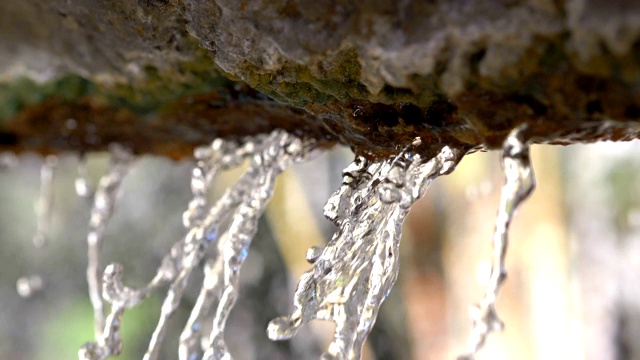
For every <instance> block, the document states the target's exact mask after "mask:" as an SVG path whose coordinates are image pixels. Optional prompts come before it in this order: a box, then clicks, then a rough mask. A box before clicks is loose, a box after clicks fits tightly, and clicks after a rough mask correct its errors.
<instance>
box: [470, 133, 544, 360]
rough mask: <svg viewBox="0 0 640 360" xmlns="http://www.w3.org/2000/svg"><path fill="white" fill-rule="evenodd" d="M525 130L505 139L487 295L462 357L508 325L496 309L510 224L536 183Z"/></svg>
mask: <svg viewBox="0 0 640 360" xmlns="http://www.w3.org/2000/svg"><path fill="white" fill-rule="evenodd" d="M525 132H526V128H525V127H523V126H521V127H518V128H516V129H514V130H513V131H511V133H510V134H509V136H508V137H507V139H506V140H505V142H504V146H503V153H502V167H503V169H504V174H505V183H504V185H503V187H502V194H501V197H500V207H499V209H498V216H497V217H496V226H495V231H494V233H493V239H492V243H493V255H492V259H491V274H490V276H489V281H488V283H487V288H486V293H485V296H484V298H483V299H482V301H481V302H480V303H479V304H478V305H477V306H475V307H473V308H472V311H471V318H472V321H473V327H472V329H471V334H470V335H469V338H468V345H467V346H468V353H467V354H466V355H463V356H460V357H459V358H458V359H459V360H472V359H473V358H474V355H475V354H476V353H477V352H478V350H480V348H482V346H483V345H484V343H485V342H486V340H487V337H488V336H489V334H490V333H492V332H494V331H500V330H501V329H502V328H503V327H504V324H503V323H502V321H501V320H500V318H499V317H498V313H497V311H496V301H497V298H498V294H499V292H500V289H501V288H502V285H503V284H504V281H505V280H506V277H507V269H506V266H505V258H506V255H507V248H508V245H509V224H510V223H511V220H512V219H513V216H514V214H515V212H516V210H517V209H518V206H520V204H521V203H522V202H523V201H524V200H525V199H527V198H528V197H529V196H530V195H531V193H533V190H534V189H535V186H536V180H535V175H534V173H533V168H532V167H531V161H530V159H529V145H528V144H527V142H526V140H525Z"/></svg>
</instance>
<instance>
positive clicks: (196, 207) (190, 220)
mask: <svg viewBox="0 0 640 360" xmlns="http://www.w3.org/2000/svg"><path fill="white" fill-rule="evenodd" d="M241 140H242V141H240V142H233V141H223V140H221V139H217V140H215V141H214V142H213V143H212V144H211V146H210V147H203V148H198V149H196V151H195V158H196V167H195V168H194V170H193V173H192V180H191V188H192V192H193V199H192V200H191V201H190V203H189V206H188V209H187V211H185V213H184V215H183V222H184V225H185V227H187V229H188V232H187V235H186V236H185V237H184V239H182V240H180V241H178V242H177V243H176V244H175V245H174V246H173V247H172V248H171V250H170V252H169V254H167V255H166V256H165V258H164V259H163V261H162V264H161V266H160V267H159V269H158V270H157V272H156V275H155V276H154V278H153V279H152V280H151V281H150V282H149V284H147V286H145V287H143V288H141V289H131V288H128V287H126V286H124V285H123V284H122V272H123V269H122V266H120V265H119V264H111V265H109V266H107V268H106V269H105V272H104V278H103V296H104V298H105V300H106V301H107V302H109V303H111V313H110V314H109V316H108V317H107V319H106V324H105V326H104V332H103V334H102V336H101V337H100V338H98V341H97V342H93V343H88V344H85V345H84V346H83V347H82V348H81V349H80V351H79V358H80V359H84V360H98V359H100V360H101V359H106V358H108V357H110V356H112V355H118V354H119V353H120V352H121V350H122V341H121V339H120V322H121V319H122V315H123V313H124V311H125V310H126V309H127V308H131V307H134V306H136V305H138V304H139V303H140V302H141V301H142V300H143V299H145V298H146V297H147V296H148V295H149V294H150V293H151V292H152V291H153V290H154V289H156V288H157V287H158V286H161V285H164V284H167V283H169V291H168V292H167V295H166V297H165V299H164V302H163V305H162V310H161V314H160V318H159V320H158V323H157V325H156V328H155V330H154V332H153V335H152V337H151V340H150V342H149V347H148V350H147V352H146V353H145V355H144V359H145V360H153V359H157V358H158V357H159V351H160V346H161V344H162V341H163V338H164V334H165V331H166V325H167V323H168V321H169V319H170V317H171V316H172V314H173V313H174V312H175V310H176V309H177V307H178V305H179V304H180V302H181V299H182V296H183V294H184V290H185V288H186V285H187V283H188V279H189V277H190V274H191V273H192V272H193V270H194V269H195V268H196V267H197V266H199V265H200V263H201V262H202V260H203V258H204V256H205V251H206V250H207V248H208V247H209V246H210V244H212V243H216V245H217V248H218V249H219V255H218V256H217V257H216V258H215V260H209V261H208V262H207V263H208V264H210V263H212V262H215V263H216V264H218V266H217V267H211V266H205V272H206V274H207V275H206V276H205V282H204V284H203V286H202V288H201V289H202V290H201V293H200V296H199V297H198V302H197V304H196V305H195V306H194V308H193V310H192V314H191V316H190V318H189V321H188V323H187V325H186V327H185V330H184V331H183V334H182V336H181V338H180V349H179V357H180V359H194V358H197V357H198V356H199V355H200V354H202V353H204V357H205V358H222V357H224V356H227V357H230V355H229V354H228V352H227V351H226V346H225V345H224V341H223V333H224V326H225V323H226V319H227V317H228V315H229V312H230V311H231V309H232V307H233V305H234V303H235V299H236V297H237V287H238V274H239V271H240V266H241V265H242V263H243V261H244V259H245V257H246V254H247V251H248V246H249V245H250V242H251V239H252V237H253V235H254V234H255V232H256V230H257V222H258V219H259V217H260V215H261V214H262V212H263V211H264V209H265V206H266V204H267V202H268V200H269V199H270V198H271V194H272V191H273V186H274V182H275V177H276V176H277V175H278V174H279V173H280V172H282V171H283V170H284V169H285V168H286V167H288V166H289V165H290V164H291V163H293V162H296V161H300V160H303V159H305V158H306V157H307V155H309V151H310V150H311V149H312V148H314V145H315V141H314V140H302V139H300V138H298V137H296V136H294V135H291V134H289V133H286V132H284V131H280V130H276V131H274V132H272V133H271V134H269V135H258V136H255V137H252V138H245V139H241ZM246 158H249V160H250V161H249V167H248V169H247V171H246V172H245V173H244V174H243V175H242V177H241V178H240V180H239V181H238V182H237V183H236V184H235V185H234V186H233V187H231V188H229V189H227V190H226V191H225V193H224V194H223V195H222V197H221V198H220V199H219V200H218V201H217V202H216V203H215V204H213V205H212V206H208V204H207V199H206V194H207V191H208V188H209V184H210V183H211V180H212V179H213V178H214V176H215V173H216V172H217V171H218V170H228V169H230V168H233V167H237V166H239V165H240V164H242V162H243V160H244V159H246ZM96 196H97V194H96ZM212 283H216V284H219V286H211V284H212ZM212 308H215V310H216V311H215V316H214V319H213V321H214V326H213V330H212V332H211V333H210V334H203V333H201V331H200V329H201V322H202V321H203V320H204V319H205V318H206V317H207V316H208V313H209V311H210V310H211V309H212ZM203 339H205V340H206V341H203ZM203 344H204V345H203ZM225 354H226V355H225Z"/></svg>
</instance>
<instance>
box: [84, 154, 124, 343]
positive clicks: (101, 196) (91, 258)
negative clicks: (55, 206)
mask: <svg viewBox="0 0 640 360" xmlns="http://www.w3.org/2000/svg"><path fill="white" fill-rule="evenodd" d="M109 150H110V153H111V158H110V162H109V169H108V170H107V173H106V174H105V175H104V176H102V178H101V179H100V182H99V183H98V187H97V189H96V193H95V197H94V200H93V206H92V208H91V215H90V218H89V231H88V235H87V283H88V285H89V298H90V299H91V305H92V306H93V313H94V332H95V338H96V339H97V340H99V341H100V339H102V331H103V329H104V326H105V309H104V304H103V302H102V297H101V290H102V282H101V272H102V269H101V265H100V247H101V243H102V237H103V234H104V231H105V229H106V226H107V223H108V222H109V220H110V219H111V216H112V215H113V211H114V208H115V203H116V199H117V197H118V194H119V190H120V185H121V184H122V181H123V180H124V178H125V176H126V175H127V173H128V172H129V169H130V166H131V163H132V161H133V159H134V157H133V155H132V154H131V153H130V152H129V151H128V150H127V149H125V148H124V147H122V146H120V145H117V144H114V145H112V146H111V147H110V149H109Z"/></svg>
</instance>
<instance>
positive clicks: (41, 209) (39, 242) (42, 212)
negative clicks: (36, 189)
mask: <svg viewBox="0 0 640 360" xmlns="http://www.w3.org/2000/svg"><path fill="white" fill-rule="evenodd" d="M57 166H58V157H57V156H55V155H49V156H47V157H46V158H45V159H44V163H43V164H42V167H41V168H40V197H39V199H38V202H37V204H36V214H37V224H38V225H37V230H36V234H35V235H34V237H33V245H35V247H38V248H41V247H43V246H45V245H46V244H47V242H48V240H49V228H50V227H51V209H52V208H53V176H54V172H55V169H56V167H57Z"/></svg>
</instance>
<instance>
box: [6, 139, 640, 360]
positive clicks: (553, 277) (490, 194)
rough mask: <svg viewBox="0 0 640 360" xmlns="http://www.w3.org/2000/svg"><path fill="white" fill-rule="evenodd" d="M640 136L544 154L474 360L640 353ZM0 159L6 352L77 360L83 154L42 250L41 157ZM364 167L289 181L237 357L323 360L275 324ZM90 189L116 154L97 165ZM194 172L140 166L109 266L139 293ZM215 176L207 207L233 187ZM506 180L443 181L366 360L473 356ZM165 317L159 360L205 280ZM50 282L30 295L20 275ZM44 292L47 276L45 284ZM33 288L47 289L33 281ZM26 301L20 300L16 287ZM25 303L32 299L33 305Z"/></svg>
mask: <svg viewBox="0 0 640 360" xmlns="http://www.w3.org/2000/svg"><path fill="white" fill-rule="evenodd" d="M638 153H640V142H631V143H617V144H612V143H600V144H593V145H574V146H570V147H551V146H534V147H533V148H532V158H533V163H534V169H535V172H536V175H537V180H538V187H537V190H536V191H535V193H534V194H533V196H532V197H531V198H530V199H529V200H528V201H527V202H525V203H524V205H523V206H522V207H521V209H520V211H519V212H518V214H517V215H516V218H515V220H514V222H513V224H512V228H511V244H510V249H509V253H508V260H507V263H508V270H509V276H508V281H507V283H506V285H505V287H504V288H503V291H502V293H501V296H500V298H499V301H498V311H499V314H500V315H501V317H502V319H503V320H504V321H505V323H506V329H505V330H504V332H502V333H499V334H494V335H493V336H491V337H490V338H489V341H488V343H487V345H486V347H485V349H483V350H482V351H481V352H480V354H479V355H478V357H477V358H478V359H594V360H596V359H597V360H607V359H611V360H626V359H629V360H633V359H640V157H639V156H637V154H638ZM2 159H3V160H2V161H1V162H0V163H1V164H0V359H3V360H23V359H35V360H40V359H75V358H77V355H76V354H77V350H78V348H79V347H80V346H81V345H82V344H83V343H84V342H86V341H90V340H93V339H92V337H93V331H92V326H93V314H92V309H91V305H90V302H89V298H88V295H87V285H86V280H85V266H86V240H85V237H86V232H87V222H88V218H89V210H90V205H91V203H90V200H88V199H86V198H80V197H78V196H77V195H76V194H75V190H74V179H75V178H76V177H77V174H78V172H77V167H78V159H77V157H75V156H73V155H68V156H62V157H60V158H59V159H58V161H57V162H58V165H57V167H56V169H55V176H54V178H53V183H52V190H53V191H52V194H53V196H52V203H51V209H52V212H51V221H50V231H49V241H48V243H47V245H46V246H44V247H42V248H36V247H35V246H34V244H33V242H32V239H33V237H34V235H35V234H36V229H37V222H36V219H37V216H36V211H35V209H34V206H35V204H36V203H37V201H38V196H39V193H40V177H41V176H40V167H41V165H42V164H43V161H44V159H43V158H41V157H39V156H35V155H28V154H27V155H21V156H19V157H12V156H10V155H5V156H3V157H2ZM352 159H353V155H352V154H351V153H350V152H349V151H348V150H346V149H334V150H332V151H330V152H327V153H325V154H323V155H321V156H320V157H318V158H316V159H314V160H313V161H311V162H309V163H306V164H300V165H297V166H295V167H294V168H293V169H290V170H288V171H287V172H285V173H284V174H282V175H281V176H280V178H279V179H278V183H277V188H276V191H275V195H274V198H273V200H272V201H271V203H270V205H269V208H268V210H267V213H266V216H265V217H264V219H263V220H262V222H261V227H260V230H259V233H258V235H257V236H256V238H255V239H254V241H253V246H252V250H251V252H250V254H249V255H248V258H247V260H246V262H245V265H244V267H243V270H242V275H241V276H242V280H241V283H242V288H241V295H240V300H239V301H238V303H237V304H236V307H235V309H234V311H233V313H232V316H231V318H230V319H229V322H228V330H227V335H226V339H227V342H228V345H229V347H230V350H231V352H232V354H233V355H234V358H235V359H236V360H252V359H316V358H318V356H319V354H320V353H321V352H322V350H323V349H324V347H325V346H326V344H327V343H328V342H329V339H330V337H331V333H332V326H331V324H326V323H321V322H317V321H316V322H315V323H314V324H313V326H307V327H306V328H305V329H304V330H303V331H302V332H301V333H300V334H299V335H298V336H297V337H296V338H294V340H292V341H288V342H277V343H274V342H271V341H269V340H268V339H267V336H266V332H265V329H266V325H267V323H268V322H269V320H270V319H272V318H274V317H276V316H279V315H284V314H288V313H289V312H290V311H291V308H292V305H291V303H292V294H293V291H294V289H295V284H296V283H297V279H298V278H299V276H300V275H301V274H302V273H303V272H304V271H305V270H307V269H308V268H309V267H310V265H309V264H308V263H307V262H306V261H305V252H306V250H307V248H308V247H310V246H313V245H319V244H322V243H323V242H325V241H326V240H328V239H330V238H331V235H332V233H333V231H334V230H335V229H334V227H333V225H332V224H331V223H330V222H329V221H327V220H325V219H324V218H323V216H322V207H323V206H324V203H325V201H326V200H327V199H328V198H329V196H330V194H331V193H332V192H333V191H335V190H336V189H337V188H338V187H339V184H340V181H341V176H340V175H341V171H342V169H343V168H344V167H345V166H346V165H347V164H348V163H349V162H350V161H351V160H352ZM87 164H88V171H89V174H90V180H91V182H92V184H94V185H95V184H96V183H97V181H98V179H99V177H100V175H101V174H103V173H104V172H105V171H106V168H107V164H108V154H90V155H89V156H88V162H87ZM192 166H193V164H192V163H190V162H188V161H184V162H170V161H168V160H166V159H159V158H150V157H144V158H141V159H139V160H138V161H137V162H136V163H135V165H134V167H133V169H132V171H131V172H130V174H129V176H128V177H127V178H126V179H125V182H124V185H123V189H122V196H121V197H120V199H119V200H118V202H117V206H116V210H115V214H114V217H113V218H112V220H111V222H110V223H109V225H108V228H107V232H106V234H105V238H104V246H103V250H104V251H103V260H102V261H103V264H108V263H111V262H115V261H117V262H119V263H121V264H123V266H124V269H125V275H124V281H125V283H126V284H127V285H129V286H135V287H137V286H141V285H143V284H145V283H146V282H147V281H149V279H151V277H152V276H153V274H154V273H155V270H156V268H157V267H158V265H159V264H160V261H161V259H162V257H163V256H164V254H166V252H167V251H168V250H169V248H170V247H171V245H172V244H173V243H174V242H176V241H178V240H180V239H181V237H182V236H184V233H185V230H184V228H183V227H182V222H181V214H182V212H183V211H184V209H185V208H186V205H187V203H188V201H189V199H190V197H191V192H190V189H189V180H190V172H191V168H192ZM239 173H240V172H239V171H233V172H231V173H227V174H225V175H224V176H222V177H221V178H220V179H219V180H218V181H216V183H215V186H214V187H215V189H214V191H213V192H212V194H211V196H212V198H215V197H216V196H217V195H216V194H219V193H220V192H221V191H222V189H224V188H225V187H226V186H229V185H230V184H231V183H232V182H233V181H234V179H237V177H238V176H239ZM502 182H503V174H502V170H501V168H500V154H499V153H498V152H489V153H477V154H473V155H469V156H467V157H466V158H465V159H464V160H463V161H462V162H461V163H460V165H459V166H458V168H457V170H456V171H455V172H454V173H453V174H452V175H448V176H445V177H442V178H440V179H438V180H436V181H435V182H434V184H433V185H432V186H431V188H430V190H429V191H428V192H427V195H426V196H425V197H424V198H423V199H422V200H420V201H419V202H418V203H416V204H415V206H414V207H413V208H412V211H411V213H410V214H409V217H408V218H407V221H406V222H405V226H404V234H403V236H404V239H403V243H402V247H401V252H402V259H401V263H402V268H401V272H400V277H399V279H398V282H397V283H396V286H395V288H394V290H393V291H392V293H391V295H390V296H389V298H388V299H387V301H386V302H385V304H384V305H383V306H382V310H381V312H380V315H379V317H378V321H377V324H376V326H375V328H374V330H373V332H372V334H371V336H370V340H369V342H368V345H367V349H366V352H365V358H366V359H454V358H455V357H456V356H457V355H460V354H462V353H463V352H464V351H465V340H466V336H467V335H468V334H469V330H470V320H469V316H468V309H469V306H470V305H471V304H473V303H476V302H478V301H479V300H480V299H481V297H482V295H483V287H484V284H485V282H486V280H487V278H488V274H489V269H490V263H489V259H490V254H491V235H492V232H493V226H494V221H495V215H496V211H497V206H498V201H499V194H500V188H501V185H502ZM193 275H194V276H193V277H192V278H191V286H190V288H189V291H188V294H187V296H186V297H185V299H184V301H183V303H182V306H181V309H180V310H179V311H178V313H177V314H176V315H175V316H174V317H173V319H172V321H171V329H170V331H171V335H170V336H169V337H168V339H167V341H166V342H165V345H164V347H165V349H164V355H163V357H162V358H163V359H175V358H176V357H177V356H176V354H177V338H178V334H179V332H180V331H181V329H182V327H183V326H184V323H185V321H186V318H187V316H188V314H189V310H190V308H191V306H192V305H193V303H194V302H195V298H196V295H197V290H198V287H199V284H200V283H201V281H202V275H201V272H200V271H197V272H195V273H194V274H193ZM25 276H27V277H28V276H31V277H32V279H35V280H38V279H40V280H41V282H42V284H41V285H42V288H41V289H40V290H39V291H35V292H34V293H33V294H31V296H29V297H23V296H20V294H19V293H18V291H17V288H16V285H17V281H18V279H20V278H23V277H25ZM36 282H37V281H36ZM36 285H37V284H36ZM23 292H24V289H23ZM165 293H166V288H164V289H162V291H158V292H156V293H155V294H154V296H152V297H151V298H149V299H147V300H146V301H145V302H143V303H142V304H141V305H140V306H139V307H137V308H135V309H132V310H129V311H128V312H126V313H125V316H124V320H123V337H124V352H123V354H122V355H121V356H120V357H119V359H122V360H129V359H140V358H141V357H142V354H143V353H144V351H145V349H146V346H147V343H148V340H149V337H150V334H151V332H152V331H153V328H154V327H155V323H156V321H157V318H158V313H159V310H160V304H161V301H162V299H163V297H164V294H165ZM23 295H25V294H23Z"/></svg>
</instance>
